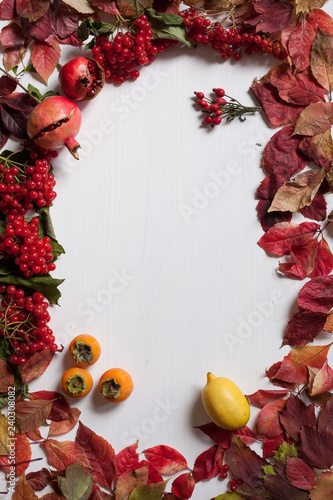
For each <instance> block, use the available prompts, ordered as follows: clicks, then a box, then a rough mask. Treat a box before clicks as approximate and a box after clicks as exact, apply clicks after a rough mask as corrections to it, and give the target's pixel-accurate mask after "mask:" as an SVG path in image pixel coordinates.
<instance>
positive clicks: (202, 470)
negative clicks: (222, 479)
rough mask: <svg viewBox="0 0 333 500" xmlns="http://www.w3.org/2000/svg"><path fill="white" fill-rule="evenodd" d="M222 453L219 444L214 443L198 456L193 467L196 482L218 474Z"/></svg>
mask: <svg viewBox="0 0 333 500" xmlns="http://www.w3.org/2000/svg"><path fill="white" fill-rule="evenodd" d="M223 453H224V451H223V450H222V448H221V446H218V445H216V444H215V445H214V446H212V447H211V448H209V449H208V450H206V451H204V452H203V453H201V454H200V455H199V456H198V458H197V459H196V460H195V462H194V467H193V478H194V480H195V482H196V483H198V482H199V481H203V480H205V479H212V478H213V477H216V476H218V475H219V474H220V472H221V466H222V461H223Z"/></svg>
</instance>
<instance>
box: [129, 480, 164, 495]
mask: <svg viewBox="0 0 333 500" xmlns="http://www.w3.org/2000/svg"><path fill="white" fill-rule="evenodd" d="M167 482H168V481H161V482H159V483H151V484H140V485H139V486H137V487H136V488H134V490H133V491H132V493H131V495H130V497H129V500H161V499H162V496H163V493H164V491H165V487H166V484H167Z"/></svg>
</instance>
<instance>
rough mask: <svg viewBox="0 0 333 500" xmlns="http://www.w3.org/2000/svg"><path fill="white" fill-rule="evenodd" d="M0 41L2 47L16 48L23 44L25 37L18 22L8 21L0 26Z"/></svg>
mask: <svg viewBox="0 0 333 500" xmlns="http://www.w3.org/2000/svg"><path fill="white" fill-rule="evenodd" d="M0 42H1V45H2V46H3V48H4V49H12V48H15V49H17V48H19V47H22V46H23V45H25V43H26V38H25V36H24V35H23V33H22V29H21V27H20V26H19V25H18V24H16V23H10V24H8V25H7V26H4V28H2V30H1V34H0Z"/></svg>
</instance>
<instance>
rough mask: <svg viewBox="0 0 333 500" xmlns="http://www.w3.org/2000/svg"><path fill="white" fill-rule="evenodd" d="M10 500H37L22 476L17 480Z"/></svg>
mask: <svg viewBox="0 0 333 500" xmlns="http://www.w3.org/2000/svg"><path fill="white" fill-rule="evenodd" d="M12 500H39V499H38V496H37V495H35V492H34V490H33V489H32V487H31V486H30V484H29V483H28V481H27V480H26V477H25V475H24V474H22V476H21V477H20V479H19V482H18V483H17V485H16V487H15V491H14V493H13V496H12Z"/></svg>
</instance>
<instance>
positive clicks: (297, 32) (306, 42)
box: [288, 16, 318, 80]
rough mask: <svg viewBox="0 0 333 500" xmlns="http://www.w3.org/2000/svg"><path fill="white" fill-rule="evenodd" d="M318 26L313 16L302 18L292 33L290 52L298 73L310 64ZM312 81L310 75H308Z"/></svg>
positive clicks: (289, 45)
mask: <svg viewBox="0 0 333 500" xmlns="http://www.w3.org/2000/svg"><path fill="white" fill-rule="evenodd" d="M317 30H318V24H317V23H316V21H315V20H314V19H313V18H312V17H311V16H300V17H299V19H298V24H297V26H296V28H295V29H294V31H293V32H292V34H291V36H290V39H289V44H288V52H289V54H290V57H291V59H292V62H293V65H294V66H295V68H296V69H297V71H304V70H306V69H307V68H308V66H309V64H310V50H311V47H312V44H313V41H314V39H315V38H316V34H317ZM308 75H309V76H308V77H309V80H310V78H311V77H310V74H309V73H308Z"/></svg>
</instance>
